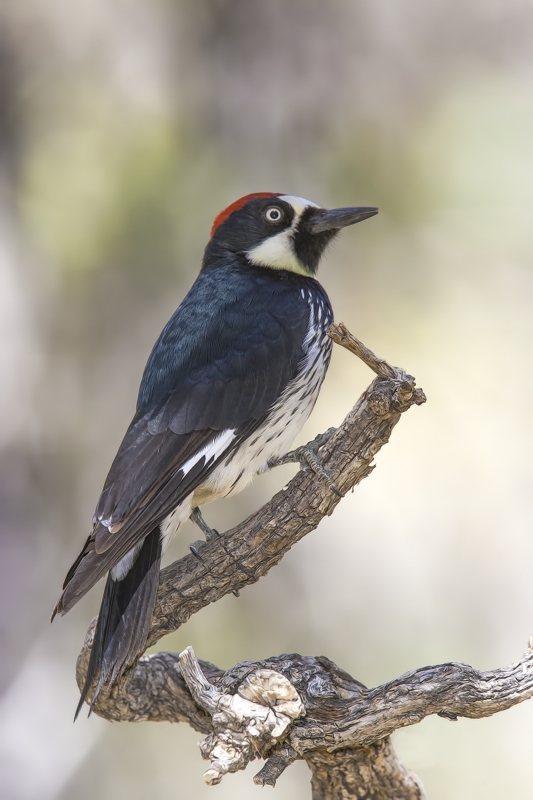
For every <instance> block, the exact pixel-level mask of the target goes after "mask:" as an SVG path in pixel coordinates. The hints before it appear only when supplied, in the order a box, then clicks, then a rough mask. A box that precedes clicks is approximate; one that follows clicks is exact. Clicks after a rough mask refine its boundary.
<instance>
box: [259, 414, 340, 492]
mask: <svg viewBox="0 0 533 800" xmlns="http://www.w3.org/2000/svg"><path fill="white" fill-rule="evenodd" d="M336 430H337V428H329V429H328V430H327V431H326V432H325V433H320V434H319V435H318V436H317V437H316V438H315V439H313V441H312V442H308V443H307V444H304V445H303V446H302V447H297V448H296V450H291V451H290V452H289V453H287V454H286V455H284V456H282V457H281V458H278V459H276V460H273V461H269V463H268V466H269V467H270V468H272V467H281V465H282V464H292V463H296V464H299V465H300V467H301V468H302V469H306V470H311V472H314V473H315V475H317V477H319V478H320V480H321V481H322V483H324V484H325V485H326V486H327V487H328V489H331V491H332V492H334V493H335V494H336V495H338V496H339V497H344V495H343V493H342V492H340V491H339V490H338V489H337V487H336V486H335V484H334V483H333V478H332V477H331V475H330V474H329V472H328V471H327V469H326V468H325V466H324V465H323V464H322V462H321V461H320V459H319V457H318V451H319V450H320V448H321V447H324V445H325V444H326V443H327V442H329V440H330V439H331V437H332V436H333V434H334V433H335V431H336Z"/></svg>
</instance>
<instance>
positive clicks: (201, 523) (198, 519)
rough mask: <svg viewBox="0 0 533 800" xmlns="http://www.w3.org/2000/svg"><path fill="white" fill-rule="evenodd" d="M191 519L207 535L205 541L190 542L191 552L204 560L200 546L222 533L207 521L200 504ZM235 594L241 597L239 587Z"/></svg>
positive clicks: (194, 509)
mask: <svg viewBox="0 0 533 800" xmlns="http://www.w3.org/2000/svg"><path fill="white" fill-rule="evenodd" d="M189 519H190V520H191V522H194V524H195V525H198V527H199V528H200V530H201V531H202V533H203V534H204V536H205V542H203V541H202V540H201V539H200V540H199V541H197V542H193V544H190V545H189V550H190V551H191V553H192V554H193V556H195V557H196V558H197V559H198V561H203V558H202V556H201V555H200V553H199V552H198V551H199V549H200V548H201V547H202V546H203V545H204V544H206V543H207V542H210V541H211V539H213V538H214V537H215V536H220V533H219V532H218V531H217V530H215V528H210V527H209V525H208V524H207V522H206V521H205V519H204V518H203V516H202V512H201V511H200V509H199V508H198V506H196V508H193V510H192V514H191V516H190V517H189ZM233 594H234V595H235V597H239V591H238V589H235V591H234V592H233Z"/></svg>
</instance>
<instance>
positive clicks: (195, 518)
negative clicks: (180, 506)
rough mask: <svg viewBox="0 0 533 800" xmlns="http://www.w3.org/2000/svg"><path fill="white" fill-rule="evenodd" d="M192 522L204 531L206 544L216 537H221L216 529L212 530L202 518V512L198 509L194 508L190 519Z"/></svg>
mask: <svg viewBox="0 0 533 800" xmlns="http://www.w3.org/2000/svg"><path fill="white" fill-rule="evenodd" d="M189 519H190V520H191V522H194V524H195V525H198V527H199V528H200V530H201V531H202V533H203V535H204V536H205V540H206V542H209V541H210V540H211V539H212V538H213V537H214V536H220V533H219V532H218V531H217V530H215V529H214V528H210V527H209V525H208V524H207V522H206V521H205V519H204V518H203V517H202V512H201V511H200V509H199V508H198V506H197V507H196V508H193V510H192V514H191V516H190V517H189Z"/></svg>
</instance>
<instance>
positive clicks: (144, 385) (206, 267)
mask: <svg viewBox="0 0 533 800" xmlns="http://www.w3.org/2000/svg"><path fill="white" fill-rule="evenodd" d="M373 213H375V210H374V209H360V208H355V209H336V210H333V211H326V210H324V209H320V208H318V207H317V206H315V205H314V204H312V203H309V201H306V200H303V198H299V197H294V196H289V195H283V196H278V195H273V194H271V193H261V194H260V195H251V196H250V195H248V196H247V197H245V198H241V200H239V201H237V202H236V203H234V204H232V206H230V207H229V208H228V209H226V210H225V211H224V212H222V213H221V214H220V215H219V216H218V217H217V219H216V220H215V224H214V226H213V230H212V236H211V239H210V241H209V243H208V245H207V247H206V250H205V254H204V259H203V263H202V270H201V272H200V275H199V276H198V278H197V280H196V282H195V283H194V285H193V287H192V288H191V291H190V292H189V294H188V295H187V297H186V298H185V300H184V301H183V302H182V304H181V305H180V307H179V308H178V310H177V311H176V313H175V314H174V315H173V317H172V318H171V319H170V321H169V322H168V324H167V325H166V326H165V328H164V330H163V332H162V334H161V336H160V337H159V339H158V341H157V342H156V344H155V346H154V349H153V351H152V353H151V355H150V358H149V359H148V362H147V365H146V368H145V371H144V375H143V378H142V382H141V386H140V389H139V396H138V401H137V409H136V413H135V416H134V418H133V420H132V422H131V424H130V426H129V428H128V430H127V432H126V435H125V437H124V439H123V441H122V444H121V445H120V448H119V450H118V452H117V455H116V457H115V459H114V461H113V464H112V465H111V469H110V471H109V474H108V476H107V479H106V481H105V484H104V488H103V491H102V494H101V496H100V499H99V501H98V504H97V507H96V511H95V515H94V519H93V526H94V527H93V531H92V533H91V535H90V536H89V537H88V538H87V541H86V542H85V545H84V547H83V549H82V552H81V553H80V555H79V556H78V558H77V559H76V561H75V562H74V564H73V565H72V567H71V569H70V570H69V572H68V574H67V577H66V579H65V583H64V586H63V593H62V595H61V597H60V599H59V601H58V603H57V606H56V608H55V610H54V615H55V613H56V612H60V613H65V612H66V611H68V610H69V609H70V608H72V606H73V605H74V604H75V603H76V602H77V601H78V600H79V599H80V598H81V597H83V595H84V594H85V593H86V592H87V591H88V590H89V589H90V588H91V587H92V586H93V585H94V584H95V583H96V582H97V581H98V580H99V579H100V578H101V577H103V576H104V575H105V574H106V573H107V572H109V576H108V580H107V584H106V589H105V592H104V597H103V601H102V606H101V609H100V614H99V618H98V623H97V628H96V634H95V640H94V644H93V647H92V651H91V657H90V663H89V670H88V674H87V679H86V681H85V686H84V688H83V691H82V693H81V699H80V705H79V706H78V711H79V709H80V707H81V705H82V703H83V702H84V700H85V698H86V697H87V696H88V694H89V692H90V691H91V687H92V685H93V684H94V682H95V681H96V680H97V681H98V682H97V685H96V689H95V690H94V691H93V695H92V702H91V708H92V707H93V706H94V704H95V702H96V700H97V697H98V693H99V692H100V690H101V689H102V687H103V686H104V685H106V684H108V685H110V684H111V683H112V682H113V681H114V680H115V679H116V678H117V677H118V676H119V675H121V674H122V673H123V672H124V670H125V669H126V668H127V666H128V665H129V664H130V663H132V662H133V661H134V659H135V657H136V656H137V655H138V654H139V653H140V652H142V649H143V647H144V645H145V642H146V636H147V632H148V629H149V625H150V618H151V614H152V611H153V607H154V603H155V597H156V592H157V585H158V581H159V567H160V559H161V553H162V551H163V550H164V548H165V547H166V545H167V544H168V541H169V540H170V538H171V536H172V535H173V533H174V532H175V531H176V529H177V528H179V526H180V525H181V524H183V522H184V521H185V520H186V519H187V517H188V515H189V514H190V513H191V510H192V508H193V507H195V506H196V505H201V504H203V503H206V502H210V501H211V500H212V499H214V498H216V497H220V496H228V495H229V494H231V493H233V492H235V491H240V490H241V489H242V488H244V486H245V485H247V483H249V481H250V480H252V478H253V477H254V475H256V474H257V473H258V472H260V471H262V470H264V469H265V468H266V467H267V465H268V464H269V463H270V461H269V460H270V458H271V457H273V458H275V457H279V456H280V455H281V454H282V453H285V452H286V451H287V449H288V446H289V445H291V444H292V442H293V440H294V437H295V436H296V435H297V433H298V432H299V430H300V429H301V427H302V425H303V423H304V422H305V420H306V419H307V417H308V415H309V413H310V412H311V410H312V408H313V405H314V403H315V401H316V398H317V396H318V392H319V390H320V386H321V384H322V381H323V378H324V375H325V373H326V370H327V366H328V363H329V357H330V352H331V340H329V339H328V337H327V335H326V330H327V327H328V325H329V324H330V322H331V321H332V318H333V316H332V311H331V306H330V304H329V300H328V298H327V295H326V293H325V292H324V290H323V289H322V287H321V286H320V284H319V283H318V282H317V281H316V280H314V278H313V277H312V276H313V275H314V273H315V272H316V269H317V266H318V262H319V260H320V256H321V255H322V253H323V251H324V249H325V247H326V245H327V244H328V243H329V242H330V241H331V239H332V238H333V237H334V236H335V234H336V233H337V231H338V230H339V229H340V228H341V227H344V226H345V225H351V224H353V223H354V222H357V221H358V220H359V219H363V218H365V217H366V216H369V215H370V214H373ZM176 515H177V517H176Z"/></svg>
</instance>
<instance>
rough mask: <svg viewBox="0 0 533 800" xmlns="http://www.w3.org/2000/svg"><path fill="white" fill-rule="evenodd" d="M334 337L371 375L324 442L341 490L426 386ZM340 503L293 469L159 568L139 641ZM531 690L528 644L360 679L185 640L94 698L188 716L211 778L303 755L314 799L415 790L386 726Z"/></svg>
mask: <svg viewBox="0 0 533 800" xmlns="http://www.w3.org/2000/svg"><path fill="white" fill-rule="evenodd" d="M329 334H330V336H331V338H332V339H333V340H334V341H335V342H337V343H339V344H341V345H342V346H344V347H346V348H347V349H349V350H350V351H351V352H353V353H355V354H356V355H357V356H358V357H359V358H361V359H362V360H363V361H364V362H365V363H366V364H367V365H368V366H369V367H370V368H371V369H372V370H373V371H374V372H375V373H376V374H377V378H376V379H375V380H374V381H373V382H372V384H371V385H370V386H369V388H368V389H367V390H366V391H365V392H364V393H363V395H362V396H361V398H360V399H359V400H358V401H357V403H356V405H355V406H354V408H353V409H352V411H351V412H350V413H349V414H348V416H347V417H346V419H345V420H344V422H343V424H342V425H341V426H340V428H339V429H338V430H337V431H336V433H335V434H334V436H333V438H332V439H331V440H330V441H329V442H328V443H327V444H326V445H325V446H324V448H323V449H322V450H321V453H320V458H321V460H322V461H323V463H324V465H325V466H326V467H327V470H328V471H329V473H330V474H331V476H332V478H333V480H334V482H335V484H336V485H337V486H338V487H339V489H341V491H342V492H344V493H346V492H347V491H348V490H349V489H352V488H353V487H354V486H356V485H357V484H358V483H359V482H360V481H361V480H362V479H363V478H365V477H366V476H367V475H369V474H370V472H371V471H372V469H373V464H372V461H373V458H374V456H375V454H376V453H377V452H378V451H379V450H380V448H381V447H382V446H383V445H384V444H386V442H387V441H388V440H389V437H390V435H391V432H392V430H393V428H394V426H395V425H396V424H397V422H398V421H399V419H400V416H401V414H402V413H403V412H404V411H406V410H407V409H408V408H409V407H410V406H411V405H413V404H418V405H419V404H421V403H423V402H425V396H424V393H423V392H422V391H421V390H420V389H417V388H416V387H415V382H414V379H413V378H412V377H411V376H410V375H407V374H406V373H405V372H404V371H403V370H401V369H398V368H396V367H391V366H390V365H389V364H387V362H385V361H383V360H382V359H379V358H377V357H376V356H375V355H374V354H373V353H372V352H371V351H370V350H368V348H366V347H365V346H364V345H363V344H362V343H361V342H359V341H358V340H357V339H355V337H353V336H352V335H351V334H350V333H349V332H348V331H347V329H346V328H345V327H344V326H343V325H342V324H341V325H333V326H331V328H330V331H329ZM339 500H340V498H339V497H338V496H337V495H336V494H334V493H333V492H331V491H330V490H329V489H328V488H327V487H325V486H324V484H323V483H322V482H320V481H319V479H318V478H317V477H316V476H315V475H314V474H313V473H311V472H308V471H305V470H301V471H300V472H299V473H298V474H297V475H296V476H295V477H294V478H293V479H292V480H291V481H290V483H289V484H288V485H287V487H285V489H284V490H283V491H281V492H279V493H278V494H277V495H275V496H274V497H273V498H272V499H271V500H270V501H269V502H268V503H266V504H265V505H264V506H263V508H261V509H260V510H259V511H258V512H256V513H255V514H253V515H252V516H250V517H249V518H248V519H247V520H245V521H244V522H242V523H240V524H239V525H237V526H236V527H235V528H233V529H232V530H230V531H227V532H226V533H224V534H223V535H222V536H221V537H220V538H217V539H214V540H212V541H210V542H209V543H208V544H206V545H205V546H204V547H203V548H202V550H201V557H202V560H201V561H199V560H198V559H197V558H195V557H193V556H192V555H191V556H186V557H185V558H182V559H180V560H179V561H177V562H175V563H174V564H172V565H171V566H170V567H167V568H166V569H165V570H163V571H162V573H161V582H160V588H159V593H158V598H157V604H156V609H155V611H154V615H153V619H152V627H151V631H150V636H149V642H148V644H154V643H155V642H156V641H158V640H159V639H160V638H161V637H162V636H163V635H165V634H167V633H170V632H172V631H174V630H176V629H177V628H178V627H180V626H181V625H182V624H183V623H184V622H186V621H187V619H189V617H190V616H191V615H192V614H194V613H196V611H199V610H200V609H201V608H203V607H204V606H206V605H208V604H209V603H212V602H215V601H216V600H218V599H220V598H221V597H222V596H224V595H225V594H227V593H228V592H232V591H235V590H238V589H240V588H242V587H243V586H246V585H248V584H250V583H254V582H255V581H257V580H258V579H259V578H260V577H261V576H262V575H265V574H266V573H267V572H268V571H269V570H270V568H271V567H272V566H274V565H275V564H276V563H278V562H279V560H280V559H281V558H282V557H283V555H284V554H285V553H286V552H287V551H288V550H289V549H290V548H291V547H292V545H293V544H295V543H296V542H297V541H299V539H301V538H302V537H303V536H305V535H306V534H307V533H309V532H310V531H312V530H314V529H315V528H316V527H317V525H318V524H319V522H320V521H321V519H323V518H324V516H326V515H329V514H331V513H332V512H333V510H334V509H335V507H336V505H337V503H338V502H339ZM94 627H95V621H93V623H92V625H91V628H90V629H89V631H88V634H87V637H86V640H85V644H84V646H83V649H82V652H81V653H80V656H79V658H78V665H77V680H78V684H79V685H80V686H81V685H82V684H83V681H84V678H85V673H86V669H87V663H88V656H89V652H90V646H91V643H92V637H93V634H94ZM532 695H533V653H532V651H531V649H530V650H528V652H527V653H526V654H525V655H524V656H523V658H522V659H520V661H518V662H517V663H516V664H513V665H511V666H510V667H506V668H503V669H499V670H495V671H493V672H478V671H476V670H474V669H473V668H472V667H469V666H466V665H463V664H442V665H440V666H435V667H423V668H421V669H419V670H415V671H413V672H410V673H407V674H406V675H402V676H401V677H399V678H397V679H396V680H394V681H391V682H390V683H387V684H384V685H382V686H378V687H376V688H374V689H367V688H366V687H365V686H363V685H362V684H361V683H359V682H358V681H356V680H354V679H353V678H352V677H351V676H350V675H348V674H347V673H345V672H343V671H342V670H341V669H339V667H337V666H336V665H335V664H333V662H331V661H329V660H328V659H327V658H324V657H316V658H315V657H304V656H300V655H297V654H294V655H283V656H277V657H273V658H270V659H266V660H265V661H262V662H257V663H248V662H245V663H242V664H238V665H236V666H235V667H233V668H232V669H230V670H228V671H227V672H224V671H223V670H221V669H219V668H218V667H216V666H214V665H213V664H210V663H208V662H203V661H202V662H198V661H197V659H196V657H195V655H194V653H193V652H192V650H191V649H190V648H187V649H186V650H185V651H183V653H181V654H175V653H157V654H155V655H151V656H144V657H142V658H140V659H139V661H138V662H137V663H136V664H135V665H134V666H133V667H132V668H131V669H130V670H129V671H128V672H127V673H126V674H125V675H124V676H123V677H122V679H121V680H120V681H118V682H117V684H115V685H114V686H113V687H112V688H111V690H110V691H109V693H107V694H104V693H103V694H102V695H101V696H100V698H99V700H98V702H97V704H96V708H95V711H96V713H97V714H99V715H100V716H102V717H104V718H106V719H110V720H115V721H141V720H145V721H163V720H165V721H174V722H177V721H181V722H187V723H188V724H190V725H191V726H192V727H194V728H195V729H196V730H198V731H200V732H201V733H203V734H206V735H207V737H206V739H205V740H204V742H202V745H201V751H202V755H203V756H204V757H205V758H207V759H209V760H210V762H211V765H210V767H209V769H208V770H207V772H206V774H205V776H204V777H205V779H206V781H207V782H208V783H217V782H218V781H219V780H220V779H221V778H222V776H223V775H224V774H225V773H226V772H232V771H235V770H237V769H242V768H243V767H244V766H246V764H247V763H248V762H249V761H251V760H253V759H255V758H264V759H266V763H265V765H264V766H263V768H262V769H261V770H260V772H259V773H258V775H256V778H255V779H254V780H255V782H256V783H259V784H261V785H265V784H270V785H274V784H275V782H276V780H277V778H278V777H279V775H280V774H281V773H282V772H283V770H284V769H285V768H286V767H287V766H288V765H289V764H290V763H292V762H293V761H294V760H296V759H298V758H303V759H305V761H306V762H307V763H308V765H309V767H310V769H311V772H312V788H313V798H314V800H327V798H339V799H341V798H342V799H344V798H355V797H357V798H373V800H385V799H386V798H396V799H397V800H404V799H405V800H422V798H423V797H424V792H423V789H422V786H421V784H420V781H419V780H418V778H416V776H414V775H413V774H412V773H410V772H409V771H408V770H407V769H406V768H405V767H404V766H403V765H402V764H400V762H399V761H398V759H397V758H396V755H395V753H394V751H393V749H392V746H391V744H390V739H389V737H390V735H391V734H392V733H393V732H394V731H395V730H397V729H398V728H402V727H405V726H407V725H413V724H416V723H418V722H420V721H421V720H422V719H423V718H424V717H426V716H428V715H429V714H439V715H440V716H442V717H445V718H447V719H457V717H459V716H466V717H470V718H478V717H483V716H489V715H491V714H494V713H497V712H498V711H502V710H504V709H506V708H509V707H511V706H512V705H515V704H516V703H519V702H522V701H523V700H526V699H528V698H529V697H531V696H532Z"/></svg>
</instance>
